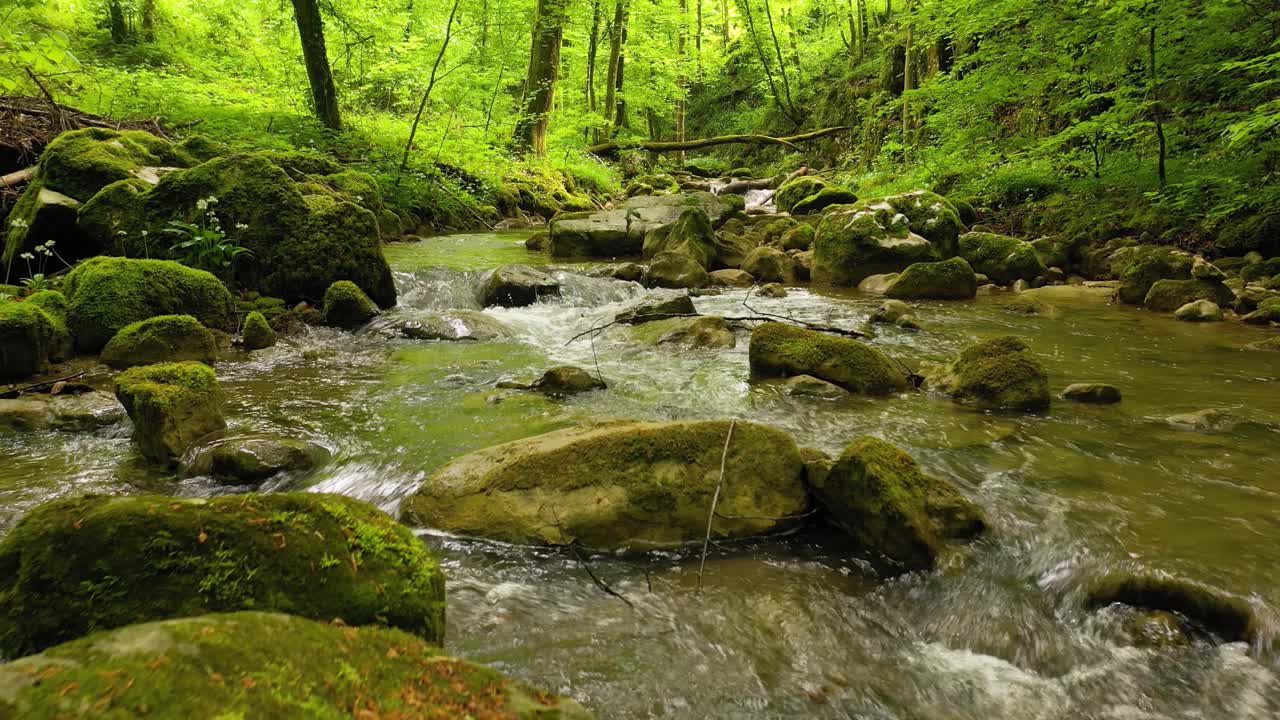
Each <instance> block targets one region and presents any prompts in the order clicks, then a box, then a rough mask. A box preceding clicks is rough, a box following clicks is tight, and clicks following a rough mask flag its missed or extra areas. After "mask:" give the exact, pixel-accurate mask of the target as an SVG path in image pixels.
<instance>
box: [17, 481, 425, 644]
mask: <svg viewBox="0 0 1280 720" xmlns="http://www.w3.org/2000/svg"><path fill="white" fill-rule="evenodd" d="M0 567H5V568H11V569H12V571H11V572H7V573H5V574H4V576H3V577H0V618H3V619H4V622H3V623H0V653H2V654H4V655H6V656H8V657H18V656H21V655H25V654H28V653H32V652H37V651H39V650H42V649H44V648H46V647H49V646H51V645H56V644H57V643H60V642H65V641H67V640H71V639H73V638H77V637H80V636H83V635H85V634H87V633H89V632H93V631H95V630H103V629H109V628H115V627H121V626H124V625H130V624H132V623H137V622H146V621H148V620H158V619H162V618H169V617H179V616H189V615H201V614H204V613H208V612H225V611H232V610H243V609H250V608H253V609H262V610H280V611H286V610H287V611H288V612H289V613H291V614H294V615H299V616H303V617H310V618H315V619H318V620H325V621H328V620H333V619H335V618H341V619H342V621H343V622H345V623H347V624H349V625H370V624H379V625H390V626H392V627H398V628H401V629H403V630H407V631H409V632H412V633H414V634H416V635H419V636H421V637H423V638H424V639H426V640H429V641H431V642H436V643H438V642H440V641H441V640H442V639H443V638H444V577H443V575H442V574H441V573H440V569H439V566H438V564H437V563H436V560H435V558H434V557H432V555H431V553H430V552H429V551H428V550H427V548H426V546H425V545H423V544H422V543H421V541H419V540H418V539H417V538H416V537H414V535H413V533H411V532H410V531H409V530H408V528H405V527H404V526H402V525H400V524H399V523H397V522H396V521H395V520H394V519H392V518H391V517H389V516H388V515H386V514H385V513H383V512H382V511H380V510H378V509H377V508H375V507H373V506H372V505H369V504H367V503H364V502H361V501H359V500H353V499H351V498H347V497H343V496H340V495H324V494H320V493H272V494H266V495H234V496H232V495H227V496H221V497H215V498H209V499H196V498H177V497H166V496H158V495H132V496H123V497H88V498H65V499H61V500H55V501H52V502H49V503H45V504H44V505H41V506H39V507H37V508H35V509H34V510H32V511H30V512H28V513H27V514H26V515H24V516H23V518H22V519H21V520H20V521H19V522H18V524H17V525H16V526H15V527H14V528H13V530H12V531H11V532H10V533H9V534H8V535H6V536H5V537H4V539H3V540H0Z"/></svg>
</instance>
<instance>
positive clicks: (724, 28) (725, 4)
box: [720, 0, 732, 48]
mask: <svg viewBox="0 0 1280 720" xmlns="http://www.w3.org/2000/svg"><path fill="white" fill-rule="evenodd" d="M731 27H732V26H731V23H730V22H729V0H720V40H721V41H722V42H723V43H724V46H725V47H726V48H728V47H729V31H730V29H731Z"/></svg>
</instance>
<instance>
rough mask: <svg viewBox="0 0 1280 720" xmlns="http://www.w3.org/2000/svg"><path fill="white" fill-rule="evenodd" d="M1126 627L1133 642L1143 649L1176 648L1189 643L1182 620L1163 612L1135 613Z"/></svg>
mask: <svg viewBox="0 0 1280 720" xmlns="http://www.w3.org/2000/svg"><path fill="white" fill-rule="evenodd" d="M1128 625H1129V632H1130V633H1131V634H1132V635H1133V637H1134V640H1135V642H1136V643H1137V644H1138V645H1140V646H1143V647H1156V648H1167V647H1178V646H1181V645H1188V644H1190V642H1191V638H1190V637H1189V636H1188V634H1187V627H1186V623H1184V622H1183V620H1182V618H1180V617H1178V616H1177V615H1175V614H1174V613H1171V612H1168V611H1165V610H1147V611H1144V612H1135V613H1133V615H1132V617H1130V618H1129V623H1128Z"/></svg>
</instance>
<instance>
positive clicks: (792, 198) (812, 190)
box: [773, 175, 827, 212]
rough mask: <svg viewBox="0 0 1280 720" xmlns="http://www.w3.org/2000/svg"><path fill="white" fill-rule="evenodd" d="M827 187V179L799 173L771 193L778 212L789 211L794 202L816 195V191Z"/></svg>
mask: <svg viewBox="0 0 1280 720" xmlns="http://www.w3.org/2000/svg"><path fill="white" fill-rule="evenodd" d="M825 187H827V181H825V180H823V179H822V178H820V177H817V176H814V175H801V176H800V177H795V178H792V179H790V180H788V181H786V182H784V183H782V184H781V185H779V186H778V189H777V191H776V192H774V194H773V204H774V205H775V206H777V208H778V212H791V209H792V208H793V207H795V204H796V203H798V202H800V201H801V200H804V199H805V198H807V197H809V196H811V195H816V194H817V193H818V191H820V190H822V189H823V188H825Z"/></svg>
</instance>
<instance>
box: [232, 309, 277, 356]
mask: <svg viewBox="0 0 1280 720" xmlns="http://www.w3.org/2000/svg"><path fill="white" fill-rule="evenodd" d="M275 344H276V331H275V330H272V329H271V324H270V323H268V322H267V319H266V318H265V317H263V315H262V313H260V312H258V311H256V310H255V311H253V312H251V313H249V314H248V315H246V316H245V318H244V327H243V328H241V330H240V346H241V347H243V348H244V349H245V350H265V349H266V348H269V347H273V346H274V345H275Z"/></svg>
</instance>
